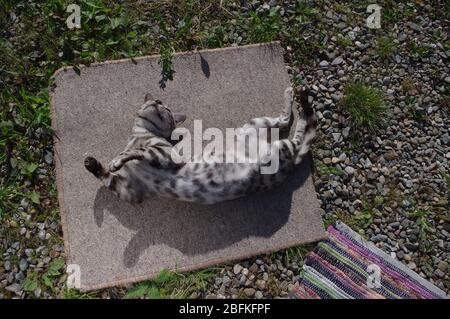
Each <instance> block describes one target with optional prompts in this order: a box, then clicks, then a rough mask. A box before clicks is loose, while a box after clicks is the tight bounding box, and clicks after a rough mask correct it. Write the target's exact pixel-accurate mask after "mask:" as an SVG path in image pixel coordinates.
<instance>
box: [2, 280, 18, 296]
mask: <svg viewBox="0 0 450 319" xmlns="http://www.w3.org/2000/svg"><path fill="white" fill-rule="evenodd" d="M5 289H6V290H8V291H10V292H14V293H15V294H17V295H20V293H21V292H22V287H21V286H20V285H19V284H17V283H14V284H12V285H9V286H7V287H5Z"/></svg>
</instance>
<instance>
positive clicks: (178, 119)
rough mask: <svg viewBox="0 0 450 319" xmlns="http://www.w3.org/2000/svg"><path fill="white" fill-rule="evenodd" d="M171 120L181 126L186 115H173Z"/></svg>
mask: <svg viewBox="0 0 450 319" xmlns="http://www.w3.org/2000/svg"><path fill="white" fill-rule="evenodd" d="M173 119H174V120H175V124H176V125H178V124H181V123H183V122H184V121H186V115H184V114H182V113H173Z"/></svg>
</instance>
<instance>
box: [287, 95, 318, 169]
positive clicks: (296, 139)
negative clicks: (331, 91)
mask: <svg viewBox="0 0 450 319" xmlns="http://www.w3.org/2000/svg"><path fill="white" fill-rule="evenodd" d="M300 107H301V109H300ZM297 110H298V113H299V117H298V119H297V124H296V127H295V132H294V136H293V138H292V139H291V140H285V141H284V142H283V144H286V146H284V147H288V148H289V151H291V150H292V154H293V156H294V163H295V164H299V163H300V162H301V161H302V160H303V157H304V156H305V155H306V154H307V153H308V152H309V147H310V144H311V142H312V140H313V139H314V137H315V136H316V116H315V113H314V109H313V108H312V106H311V104H310V103H309V100H308V90H306V89H303V90H302V91H301V92H300V105H299V106H298V107H297ZM302 110H303V112H302ZM302 113H303V114H302ZM289 144H291V145H289Z"/></svg>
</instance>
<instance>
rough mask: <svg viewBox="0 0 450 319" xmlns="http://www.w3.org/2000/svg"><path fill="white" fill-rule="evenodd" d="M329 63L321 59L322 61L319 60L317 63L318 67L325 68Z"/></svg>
mask: <svg viewBox="0 0 450 319" xmlns="http://www.w3.org/2000/svg"><path fill="white" fill-rule="evenodd" d="M329 65H330V63H329V62H328V61H325V60H323V61H321V62H320V63H319V67H321V68H326V67H327V66H329Z"/></svg>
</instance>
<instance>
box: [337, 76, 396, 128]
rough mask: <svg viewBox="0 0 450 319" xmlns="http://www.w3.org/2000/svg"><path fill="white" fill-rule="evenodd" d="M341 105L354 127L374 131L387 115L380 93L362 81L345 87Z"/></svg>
mask: <svg viewBox="0 0 450 319" xmlns="http://www.w3.org/2000/svg"><path fill="white" fill-rule="evenodd" d="M341 107H342V108H343V109H344V110H345V111H346V112H348V113H349V115H350V120H351V125H352V126H353V128H354V129H368V130H369V131H376V130H377V129H378V128H379V126H380V125H381V124H382V123H383V120H384V119H385V117H386V115H387V107H386V105H385V103H384V100H383V96H382V93H381V92H380V91H379V90H377V89H375V88H373V87H370V86H367V85H365V84H364V83H362V82H353V83H351V84H348V85H347V86H346V87H345V89H344V97H343V98H342V100H341Z"/></svg>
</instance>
